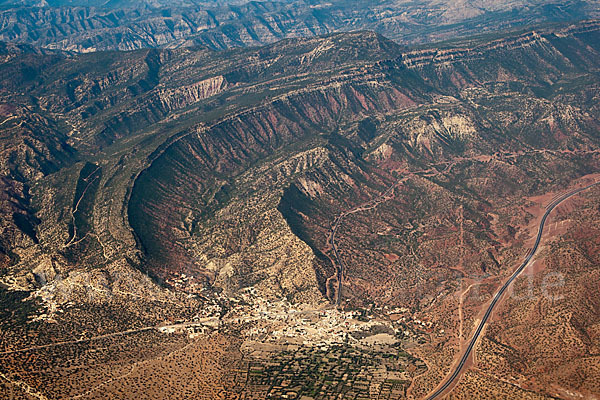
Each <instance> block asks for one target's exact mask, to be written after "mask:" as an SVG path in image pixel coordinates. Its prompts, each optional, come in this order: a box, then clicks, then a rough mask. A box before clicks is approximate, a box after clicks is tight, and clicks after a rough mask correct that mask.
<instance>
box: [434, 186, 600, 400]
mask: <svg viewBox="0 0 600 400" xmlns="http://www.w3.org/2000/svg"><path fill="white" fill-rule="evenodd" d="M598 184H600V182H596V183H592V184H591V185H588V186H585V187H582V188H579V189H574V190H572V191H570V192H568V193H565V194H563V195H562V196H560V197H558V198H557V199H555V200H554V201H553V202H551V203H550V204H549V205H548V206H547V207H546V212H545V213H544V216H543V217H542V220H541V221H540V226H539V228H538V233H537V237H536V239H535V244H534V245H533V248H532V249H531V251H530V252H529V253H528V254H527V257H525V260H523V263H522V264H521V265H520V266H519V268H517V270H516V271H515V272H514V273H513V274H512V275H511V277H510V278H509V279H508V280H507V281H506V283H505V284H504V285H503V286H502V287H501V288H500V290H498V293H496V295H495V296H494V298H493V299H492V302H491V303H490V305H489V307H488V309H487V311H486V312H485V315H484V316H483V318H482V319H481V322H480V323H479V326H478V327H477V330H476V331H475V334H474V335H473V338H472V339H471V341H470V342H469V346H468V347H467V349H466V350H465V352H464V354H463V356H462V358H461V359H460V362H459V363H458V365H457V366H456V368H455V369H454V371H453V372H452V374H451V375H450V376H448V378H446V381H445V382H444V384H443V385H442V386H440V387H439V389H437V390H436V391H435V392H434V393H433V394H431V395H430V396H429V397H427V400H433V399H435V398H437V397H438V396H440V395H441V394H442V393H443V392H444V391H445V390H446V389H448V388H449V387H450V385H452V383H454V381H455V380H456V379H457V378H458V376H459V375H460V372H461V370H462V369H463V367H464V366H465V363H466V362H467V359H468V358H469V355H470V354H471V351H473V348H474V347H475V344H476V343H477V340H478V339H479V336H480V335H481V332H482V331H483V329H484V328H485V325H486V324H487V321H488V319H489V317H490V315H491V314H492V311H494V307H495V306H496V304H497V303H498V301H499V300H500V298H501V297H502V295H503V294H504V292H506V290H507V289H508V287H509V286H510V284H511V283H512V282H513V281H514V280H515V279H516V278H517V277H518V276H519V274H520V273H521V272H522V271H523V270H524V269H525V267H527V265H528V264H529V262H530V261H531V259H532V258H533V256H534V255H535V253H536V251H537V249H538V246H539V245H540V241H541V240H542V233H543V231H544V225H545V224H546V220H547V219H548V216H549V215H550V213H551V212H552V210H554V209H555V208H556V206H558V205H559V204H560V203H562V202H563V201H565V200H567V199H569V198H570V197H573V196H575V195H576V194H578V193H580V192H583V191H584V190H587V189H589V188H591V187H592V186H596V185H598Z"/></svg>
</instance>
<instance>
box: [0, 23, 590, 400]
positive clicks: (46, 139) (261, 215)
mask: <svg viewBox="0 0 600 400" xmlns="http://www.w3.org/2000/svg"><path fill="white" fill-rule="evenodd" d="M599 30H600V26H599V25H598V24H597V23H596V22H593V21H592V22H585V23H581V24H577V25H573V26H569V27H566V28H558V29H546V30H544V29H540V30H536V31H535V32H528V33H519V34H512V35H504V36H499V37H495V38H491V39H481V38H480V39H477V40H472V41H466V42H458V43H455V44H445V45H444V47H443V48H441V47H438V48H436V49H425V50H418V51H417V50H415V51H409V50H406V49H404V48H402V47H400V46H398V45H397V44H395V43H393V42H391V41H389V40H387V39H385V38H383V37H381V36H379V35H377V34H374V33H369V32H358V33H351V34H337V35H332V36H325V37H317V38H312V39H309V40H301V39H289V40H285V41H282V42H278V43H276V44H274V45H271V46H268V47H262V48H255V49H244V50H232V51H227V52H221V53H217V52H212V51H207V50H202V49H195V50H191V49H173V50H138V51H132V52H127V53H117V52H107V53H91V54H78V55H74V54H67V53H60V52H51V51H43V52H40V51H35V50H34V49H31V48H25V47H19V48H15V47H11V46H8V47H7V48H6V49H4V51H5V54H4V55H3V56H2V57H4V60H5V62H4V63H3V64H2V65H1V66H0V87H1V88H2V89H1V90H0V103H1V104H2V105H1V106H0V113H1V115H2V118H3V119H2V121H0V124H1V125H0V128H1V129H2V135H3V136H2V146H3V147H2V155H1V157H0V171H1V172H2V180H1V182H0V185H2V187H3V192H2V193H3V197H2V198H1V202H0V207H2V213H3V215H5V216H7V218H3V220H2V222H1V226H0V229H2V241H1V242H0V266H1V268H2V269H1V277H0V279H1V281H2V283H3V285H4V286H3V287H2V291H3V292H2V293H13V294H14V295H13V294H11V295H10V296H8V295H7V296H5V298H6V299H7V300H6V301H7V302H8V304H9V305H10V307H15V309H19V310H21V311H22V314H19V318H20V320H22V322H23V321H25V322H23V323H22V324H20V325H19V326H18V328H14V329H12V330H11V331H10V332H11V333H10V338H11V340H13V339H14V340H16V341H17V342H16V343H23V345H24V346H25V345H26V344H27V345H31V344H43V343H44V340H50V339H44V337H48V338H54V339H56V340H63V339H64V340H67V341H68V337H69V335H70V330H69V329H66V328H65V329H63V328H61V327H64V326H67V327H70V326H83V327H84V328H85V330H86V331H89V332H93V333H94V334H103V333H106V332H107V331H119V330H123V331H125V330H127V329H129V327H130V325H131V323H132V322H131V321H133V324H134V325H135V326H136V327H139V328H140V329H143V328H144V327H146V328H147V329H150V328H148V327H154V326H158V325H159V324H161V323H163V324H166V322H165V321H167V322H173V321H179V320H184V321H192V320H194V321H197V320H203V321H204V319H205V318H216V320H219V318H223V316H224V315H226V314H227V312H228V310H230V309H232V308H234V307H235V305H234V304H239V302H240V301H241V300H240V299H241V298H244V296H245V295H246V294H247V293H249V291H252V293H253V296H258V298H260V299H263V300H264V299H269V301H273V302H276V301H283V300H281V299H285V301H286V302H289V304H294V305H298V304H302V305H304V306H306V307H309V306H310V307H313V308H314V307H326V305H328V304H329V305H331V303H335V302H336V301H338V299H340V304H341V307H342V308H348V309H351V308H358V309H368V308H369V307H371V306H370V305H371V304H375V306H373V307H381V308H382V309H383V307H385V306H387V307H389V309H403V310H404V309H405V310H410V315H411V318H413V317H414V318H417V319H419V321H430V322H431V324H430V325H429V327H432V326H433V327H435V328H431V329H436V331H435V332H438V333H439V331H441V330H443V331H446V332H450V333H449V334H448V335H442V334H438V333H436V334H435V336H434V337H433V336H431V337H430V336H427V335H429V333H431V332H429V333H428V332H424V331H422V329H421V328H418V327H417V328H414V327H413V326H412V325H411V326H408V325H407V326H406V327H404V328H403V329H404V330H403V331H402V332H413V333H414V335H413V333H411V334H410V335H413V336H410V335H408V334H407V335H408V336H407V338H408V339H406V340H411V343H412V344H414V346H416V347H415V349H417V350H415V351H418V352H419V357H422V358H424V359H427V360H428V362H429V361H430V363H429V365H431V366H432V367H431V369H430V371H429V372H428V374H425V375H423V376H422V377H421V378H419V380H418V382H417V383H416V384H415V385H416V386H415V387H414V388H413V390H414V391H415V393H419V395H421V394H425V392H427V390H429V389H431V388H432V385H434V384H435V382H436V380H437V379H438V378H439V376H438V375H440V374H441V372H440V371H445V370H447V369H448V368H449V364H450V362H451V360H452V356H453V354H454V353H455V352H456V351H457V349H458V339H457V337H458V329H459V328H458V326H459V325H460V326H461V328H460V329H462V326H463V325H464V326H465V328H464V329H465V332H466V330H468V329H470V326H471V325H472V322H473V321H474V319H475V318H476V315H475V314H476V313H475V311H474V310H475V302H474V301H470V300H469V299H467V300H466V303H465V304H466V305H465V307H467V308H466V311H465V313H466V314H465V316H464V320H463V319H461V321H460V324H459V323H458V321H457V320H456V318H454V317H453V316H454V315H455V312H454V311H456V309H457V307H458V300H457V297H456V296H454V295H455V293H456V292H457V291H462V290H464V288H462V287H461V284H462V282H472V283H473V284H475V283H477V287H478V290H479V291H480V292H479V293H481V296H482V297H485V296H489V295H491V294H492V293H493V290H494V288H495V287H496V284H497V283H498V282H499V281H500V280H501V277H502V276H505V275H506V273H507V271H509V270H511V267H512V266H513V265H514V263H515V262H517V261H518V260H519V257H520V255H521V250H522V248H523V247H524V246H527V243H528V242H527V241H528V240H529V239H530V237H531V232H530V231H529V227H528V226H529V224H530V223H531V221H532V220H533V219H532V218H533V216H532V214H531V202H530V201H529V200H527V199H528V198H530V197H531V196H534V195H540V194H543V193H547V192H549V191H552V190H561V189H562V188H564V187H567V186H568V185H569V183H570V182H572V181H574V180H576V179H578V178H580V177H582V176H585V175H587V174H591V173H594V172H597V171H598V168H600V164H599V163H600V161H599V158H598V155H599V154H598V151H597V149H598V146H599V144H600V143H599V141H600V138H599V136H598V132H599V129H600V121H599V120H598V117H597V115H598V104H599V103H598V90H597V88H598V78H597V69H598V65H599V64H600V47H599V45H598V43H600V41H598V40H597V39H598V34H599ZM334 229H335V240H332V233H333V230H334ZM334 241H335V243H333V242H334ZM340 265H342V267H343V269H342V270H341V271H340ZM340 289H341V292H340ZM15 293H16V294H15ZM28 296H31V297H30V300H29V301H26V302H22V301H21V300H22V299H23V298H26V297H28ZM244 301H245V300H244ZM23 304H25V305H26V306H25V305H23ZM166 304H167V305H168V306H165V305H166ZM285 304H286V306H285V307H287V304H288V303H285ZM461 304H462V303H461ZM460 307H462V305H461V306H460ZM205 310H210V313H209V314H210V315H209V314H206V313H204V311H205ZM21 311H20V312H21ZM206 312H207V313H208V311H206ZM407 312H408V311H407ZM203 313H204V314H203ZM205 314H206V315H205ZM98 315H100V316H101V318H98V317H97V316H98ZM104 317H105V318H107V319H110V320H111V325H110V327H108V328H107V327H105V326H103V322H102V318H104ZM194 318H195V319H194ZM26 321H33V322H31V324H27V323H26ZM48 321H57V322H58V324H52V323H51V322H48ZM82 321H83V322H82ZM211 321H212V320H211ZM423 323H425V322H423ZM78 324H79V325H78ZM469 324H470V325H469ZM167 325H169V326H170V325H173V324H167ZM419 326H420V327H423V326H425V325H419ZM40 327H41V328H40ZM413 328H414V329H413ZM36 329H42V330H43V332H45V333H46V334H47V335H46V336H44V337H42V336H35V338H33V339H31V337H29V336H28V333H31V332H34V331H35V330H36ZM236 329H237V328H236ZM240 329H242V328H240ZM398 329H400V328H398ZM419 329H421V330H419ZM427 329H429V328H427ZM585 329H591V328H589V327H586V328H585ZM141 332H142V333H144V334H146V333H147V332H149V330H142V331H141ZM152 332H154V331H152ZM465 334H466V333H465ZM402 335H404V333H402ZM415 335H416V336H415ZM419 335H422V336H419ZM426 336H427V337H428V338H429V339H427V340H425V339H423V338H425V337H426ZM403 337H404V336H403ZM54 339H52V340H54ZM420 339H423V340H425V341H423V340H420ZM4 346H7V344H4ZM438 348H443V349H444V351H443V352H439V351H436V350H435V349H438ZM415 368H416V367H415ZM411 379H412V378H411Z"/></svg>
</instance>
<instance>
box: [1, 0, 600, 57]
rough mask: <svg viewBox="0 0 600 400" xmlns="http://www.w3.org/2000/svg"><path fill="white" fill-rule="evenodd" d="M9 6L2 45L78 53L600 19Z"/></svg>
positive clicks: (504, 4) (342, 5)
mask: <svg viewBox="0 0 600 400" xmlns="http://www.w3.org/2000/svg"><path fill="white" fill-rule="evenodd" d="M0 7H1V8H2V11H0V40H2V41H9V42H19V43H28V44H34V45H36V46H39V47H45V48H51V49H61V50H69V51H78V52H89V51H94V50H134V49H139V48H147V47H169V48H177V47H192V46H199V47H207V48H212V49H226V48H232V47H245V46H258V45H263V44H267V43H272V42H275V41H277V40H280V39H283V38H289V37H308V36H314V35H322V34H327V33H332V32H341V31H354V30H363V29H367V30H372V31H375V32H377V33H380V34H382V35H384V36H386V37H388V38H391V39H392V40H395V41H397V42H399V43H401V44H417V43H426V42H433V41H440V40H445V39H448V38H456V37H461V36H468V35H473V34H478V33H484V32H490V31H494V30H499V29H507V28H513V27H518V26H526V25H531V24H540V23H552V22H559V21H571V20H581V19H586V18H595V17H598V16H600V2H599V1H598V0H571V1H566V2H548V1H540V0H514V1H497V0H487V1H474V0H469V1H440V0H423V1H416V2H415V1H407V0H384V1H378V2H373V1H366V0H356V1H355V0H332V1H328V2H321V1H316V0H289V1H251V2H242V1H228V0H222V1H221V0H215V1H193V0H177V1H163V0H156V1H154V0H144V1H132V0H115V1H110V0H109V1H96V0H89V1H88V0H74V1H46V0H42V1H37V0H35V1H28V0H26V1H22V2H17V1H0Z"/></svg>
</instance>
